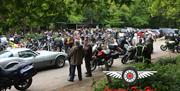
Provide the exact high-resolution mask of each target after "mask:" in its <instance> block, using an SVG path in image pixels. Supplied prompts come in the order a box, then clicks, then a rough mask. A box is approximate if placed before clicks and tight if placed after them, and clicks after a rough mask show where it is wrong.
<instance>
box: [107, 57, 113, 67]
mask: <svg viewBox="0 0 180 91" xmlns="http://www.w3.org/2000/svg"><path fill="white" fill-rule="evenodd" d="M107 62H108V66H109V67H111V66H112V65H113V62H114V61H113V58H110V59H109V60H108V61H107Z"/></svg>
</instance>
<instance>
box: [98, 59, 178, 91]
mask: <svg viewBox="0 0 180 91" xmlns="http://www.w3.org/2000/svg"><path fill="white" fill-rule="evenodd" d="M131 66H134V67H136V68H137V70H154V71H157V72H158V73H156V74H155V75H153V76H151V77H148V78H145V79H141V80H138V82H137V84H136V85H137V87H138V88H141V89H144V88H145V87H146V86H150V87H152V88H155V89H156V90H157V91H179V90H180V87H179V85H180V70H179V69H180V56H178V57H176V58H161V59H159V61H158V62H157V63H155V64H151V65H147V64H144V63H136V64H133V65H131ZM102 82H103V81H101V83H102ZM98 86H99V85H98ZM98 86H96V87H98ZM106 86H108V87H110V88H128V87H127V86H126V85H124V83H123V82H122V80H120V79H114V78H113V79H112V83H110V84H109V85H101V86H100V88H101V90H97V91H102V89H104V88H103V87H106ZM100 88H99V89H100ZM95 91H96V90H95Z"/></svg>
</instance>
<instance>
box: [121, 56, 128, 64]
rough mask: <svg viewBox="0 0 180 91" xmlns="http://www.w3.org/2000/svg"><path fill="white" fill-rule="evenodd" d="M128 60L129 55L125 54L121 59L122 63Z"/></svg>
mask: <svg viewBox="0 0 180 91" xmlns="http://www.w3.org/2000/svg"><path fill="white" fill-rule="evenodd" d="M127 61H128V55H125V56H124V57H123V58H122V59H121V63H122V64H126V63H127Z"/></svg>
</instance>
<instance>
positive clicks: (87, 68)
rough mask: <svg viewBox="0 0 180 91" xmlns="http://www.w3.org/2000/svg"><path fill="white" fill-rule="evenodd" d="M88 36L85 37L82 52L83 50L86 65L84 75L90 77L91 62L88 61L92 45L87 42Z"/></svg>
mask: <svg viewBox="0 0 180 91" xmlns="http://www.w3.org/2000/svg"><path fill="white" fill-rule="evenodd" d="M88 40H89V39H88V37H86V39H85V41H84V52H85V67H86V70H87V72H86V77H91V76H92V72H91V64H90V61H91V60H92V55H93V53H92V46H91V45H90V44H89V43H88V42H89V41H88Z"/></svg>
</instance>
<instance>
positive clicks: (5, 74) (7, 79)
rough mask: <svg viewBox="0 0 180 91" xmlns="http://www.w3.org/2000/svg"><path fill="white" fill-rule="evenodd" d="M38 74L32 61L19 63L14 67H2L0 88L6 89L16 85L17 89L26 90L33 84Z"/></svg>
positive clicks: (0, 68) (4, 90) (2, 90)
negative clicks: (33, 78)
mask: <svg viewBox="0 0 180 91" xmlns="http://www.w3.org/2000/svg"><path fill="white" fill-rule="evenodd" d="M35 74H36V72H35V70H34V66H33V64H32V63H19V64H16V65H14V66H13V67H10V68H9V67H8V68H7V69H6V68H2V67H0V90H1V91H6V90H7V89H11V87H12V86H14V87H15V88H16V89H17V90H21V91H22V90H26V89H28V88H29V87H30V86H31V84H32V77H33V76H34V75H35Z"/></svg>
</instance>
